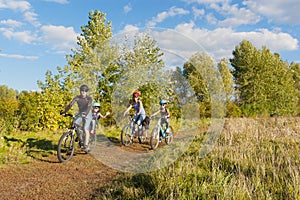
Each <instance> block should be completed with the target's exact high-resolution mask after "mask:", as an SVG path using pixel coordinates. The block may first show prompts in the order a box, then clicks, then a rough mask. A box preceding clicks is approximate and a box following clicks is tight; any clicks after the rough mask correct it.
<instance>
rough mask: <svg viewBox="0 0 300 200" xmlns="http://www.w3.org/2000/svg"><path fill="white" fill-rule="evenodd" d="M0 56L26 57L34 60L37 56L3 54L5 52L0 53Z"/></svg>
mask: <svg viewBox="0 0 300 200" xmlns="http://www.w3.org/2000/svg"><path fill="white" fill-rule="evenodd" d="M0 56H1V57H5V58H15V59H28V60H36V59H38V58H39V57H38V56H24V55H17V54H5V53H0Z"/></svg>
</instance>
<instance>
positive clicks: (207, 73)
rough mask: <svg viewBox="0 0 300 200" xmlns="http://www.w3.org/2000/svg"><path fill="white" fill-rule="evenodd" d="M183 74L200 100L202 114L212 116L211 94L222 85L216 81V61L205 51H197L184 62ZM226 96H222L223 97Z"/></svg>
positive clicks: (215, 92)
mask: <svg viewBox="0 0 300 200" xmlns="http://www.w3.org/2000/svg"><path fill="white" fill-rule="evenodd" d="M183 76H184V77H185V78H186V79H187V80H188V81H189V83H190V85H191V87H192V88H193V90H194V92H195V95H196V96H197V99H198V101H199V107H200V108H199V109H200V110H199V111H200V116H202V117H210V116H211V105H212V104H211V103H212V102H211V101H212V99H211V95H212V94H217V93H219V92H220V89H222V87H220V85H218V83H217V82H216V79H218V78H221V77H218V73H217V69H216V65H215V61H214V60H213V59H212V58H211V57H210V56H209V55H207V54H206V53H204V52H197V53H195V54H194V55H192V56H191V57H190V59H189V60H188V61H187V62H186V63H184V66H183ZM222 98H225V97H221V96H220V99H219V100H221V101H223V100H225V99H222Z"/></svg>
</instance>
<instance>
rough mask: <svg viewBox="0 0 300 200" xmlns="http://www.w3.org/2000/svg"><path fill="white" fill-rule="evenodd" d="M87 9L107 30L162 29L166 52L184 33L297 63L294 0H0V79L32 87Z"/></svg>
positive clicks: (221, 54) (209, 44)
mask: <svg viewBox="0 0 300 200" xmlns="http://www.w3.org/2000/svg"><path fill="white" fill-rule="evenodd" d="M95 10H99V11H101V12H102V13H105V14H106V19H107V21H110V22H111V23H112V32H113V37H117V35H120V34H121V33H126V32H127V33H128V32H131V31H134V30H146V28H150V27H151V29H152V30H156V29H160V30H164V31H160V32H157V33H156V38H154V39H156V40H157V41H159V42H158V43H159V44H162V45H163V48H164V49H166V50H168V51H169V52H173V51H172V50H173V49H175V48H176V47H179V48H180V49H181V53H183V54H184V52H188V51H189V50H191V49H194V48H193V47H192V46H193V45H191V44H189V42H186V41H185V40H184V39H182V38H183V37H184V38H188V40H189V41H190V42H191V43H193V44H196V46H198V47H199V48H198V49H196V50H200V49H201V50H204V51H206V52H207V53H208V54H209V55H211V56H212V57H213V58H214V59H215V60H216V61H218V60H220V59H221V58H227V59H229V58H231V57H232V51H233V50H234V48H235V46H237V45H239V43H240V42H241V41H242V40H244V39H245V40H248V41H250V42H251V43H252V44H253V45H254V46H255V47H256V48H258V49H261V48H262V46H266V47H267V48H269V49H270V50H271V51H272V52H274V53H275V52H276V53H279V54H280V56H281V58H282V59H283V60H284V61H287V62H288V63H291V62H297V63H300V50H299V40H300V20H299V19H300V12H299V10H300V2H299V0H285V1H283V0H151V1H150V0H148V1H146V0H131V1H128V0H113V1H108V0H0V85H6V86H8V87H9V88H12V89H15V90H18V91H22V90H29V91H31V90H39V88H38V85H37V81H38V80H40V81H44V79H45V73H46V72H47V71H48V70H50V71H52V72H53V73H55V72H56V67H57V66H60V67H63V66H64V65H66V64H67V61H66V55H68V54H71V53H72V51H71V49H74V48H76V42H77V36H78V35H80V33H81V26H84V25H87V23H88V14H89V12H90V11H95ZM163 32H164V33H166V32H168V34H167V37H166V34H164V35H163V34H162V33H163ZM174 33H175V34H174ZM179 35H180V36H181V37H178V36H179ZM180 38H181V39H180ZM164 41H165V42H164ZM167 41H169V42H167ZM170 41H171V42H170ZM177 50H178V48H177ZM194 50H195V49H194ZM176 53H178V54H179V51H177V52H176ZM189 53H190V52H189ZM186 55H187V56H188V55H189V54H188V53H187V54H186Z"/></svg>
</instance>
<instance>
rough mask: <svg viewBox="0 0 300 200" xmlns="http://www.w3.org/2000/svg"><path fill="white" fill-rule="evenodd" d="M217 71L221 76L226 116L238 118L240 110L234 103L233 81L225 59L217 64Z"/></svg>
mask: <svg viewBox="0 0 300 200" xmlns="http://www.w3.org/2000/svg"><path fill="white" fill-rule="evenodd" d="M218 70H219V72H220V74H221V76H222V81H223V85H224V92H225V97H226V116H227V117H231V116H232V117H238V116H240V115H241V110H240V108H239V107H238V106H237V105H236V103H235V102H236V97H235V94H234V80H233V75H232V72H231V69H230V68H229V62H228V60H227V59H225V58H223V59H221V61H220V62H219V63H218Z"/></svg>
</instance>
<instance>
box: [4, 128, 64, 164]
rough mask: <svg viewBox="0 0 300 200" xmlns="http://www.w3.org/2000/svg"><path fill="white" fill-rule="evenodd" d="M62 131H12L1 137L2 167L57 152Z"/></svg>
mask: <svg viewBox="0 0 300 200" xmlns="http://www.w3.org/2000/svg"><path fill="white" fill-rule="evenodd" d="M60 135H61V132H53V131H41V132H19V131H16V132H12V133H10V134H9V135H2V136H1V137H0V167H3V166H5V165H8V164H17V165H20V164H26V163H30V162H31V161H32V159H42V158H43V157H47V156H49V155H53V154H56V148H57V141H58V139H59V137H60Z"/></svg>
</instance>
